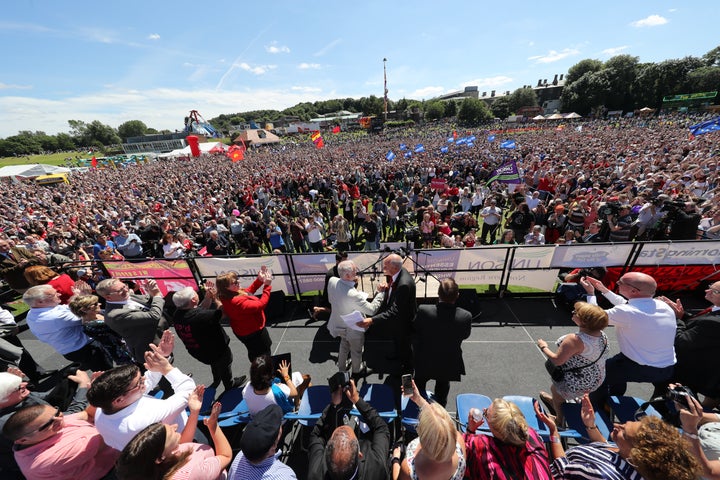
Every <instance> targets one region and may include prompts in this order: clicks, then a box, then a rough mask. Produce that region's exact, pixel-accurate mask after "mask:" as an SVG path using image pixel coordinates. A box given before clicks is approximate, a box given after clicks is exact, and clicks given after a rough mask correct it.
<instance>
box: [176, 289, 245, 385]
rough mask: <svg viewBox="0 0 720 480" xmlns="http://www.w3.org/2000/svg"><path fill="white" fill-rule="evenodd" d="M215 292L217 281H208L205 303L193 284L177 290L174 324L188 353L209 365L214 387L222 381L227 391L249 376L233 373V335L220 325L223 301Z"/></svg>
mask: <svg viewBox="0 0 720 480" xmlns="http://www.w3.org/2000/svg"><path fill="white" fill-rule="evenodd" d="M216 292H217V291H216V290H215V284H214V283H213V282H210V281H207V282H205V298H203V300H202V302H201V301H200V297H199V296H198V294H197V292H195V290H193V288H192V287H185V288H183V289H182V290H180V291H178V292H175V295H173V297H172V301H173V303H174V304H175V306H176V307H177V310H176V311H175V313H174V314H173V327H175V331H176V332H177V334H178V337H180V340H182V342H183V343H184V344H185V348H187V350H188V353H190V355H191V356H192V357H193V358H195V359H196V360H198V361H200V362H202V363H204V364H206V365H210V370H211V371H212V376H213V383H212V385H211V386H213V387H217V386H218V385H220V382H222V384H223V387H225V390H230V389H231V388H237V387H240V386H242V385H244V384H245V380H247V377H246V376H245V375H242V376H241V377H238V378H233V376H232V361H233V355H232V351H231V350H230V347H229V344H230V338H229V337H228V335H227V333H225V329H224V328H223V327H222V325H221V324H220V319H221V318H222V304H221V303H220V301H219V300H218V299H217V296H216Z"/></svg>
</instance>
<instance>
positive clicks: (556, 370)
mask: <svg viewBox="0 0 720 480" xmlns="http://www.w3.org/2000/svg"><path fill="white" fill-rule="evenodd" d="M604 340H605V342H604V345H603V349H602V352H600V356H598V358H596V359H595V360H594V361H592V362H590V363H588V364H587V365H583V366H581V367H575V368H568V369H567V370H565V369H563V368H562V366H560V365H555V364H554V363H552V361H550V359H549V358H547V359H545V370H547V372H548V373H549V374H550V378H552V379H553V381H554V382H562V381H563V380H564V379H565V374H566V373H568V372H576V371H578V370H582V369H584V368H588V367H591V366H593V365H595V364H596V363H597V362H598V360H600V359H601V358H602V356H603V354H604V353H605V350H607V346H608V341H607V337H604Z"/></svg>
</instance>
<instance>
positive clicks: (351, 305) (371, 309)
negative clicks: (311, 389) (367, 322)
mask: <svg viewBox="0 0 720 480" xmlns="http://www.w3.org/2000/svg"><path fill="white" fill-rule="evenodd" d="M357 270H358V269H357V266H356V265H355V263H354V262H353V261H352V260H345V261H344V262H340V263H339V264H338V266H337V271H338V275H339V277H340V278H337V277H333V278H331V279H330V280H329V282H328V287H327V292H328V300H329V301H330V305H331V306H332V308H331V311H330V321H329V322H328V331H329V332H330V335H332V336H333V337H336V338H337V337H340V351H339V352H338V369H339V370H340V371H345V370H346V368H345V364H346V362H347V359H348V354H349V355H350V358H351V359H352V375H353V377H354V378H359V377H360V376H364V375H368V374H369V373H370V370H369V369H368V368H367V367H366V366H365V365H363V363H362V353H363V343H364V342H365V332H362V331H357V330H353V329H352V328H348V327H347V325H345V322H344V321H343V319H342V318H341V316H342V315H347V314H349V313H352V312H354V311H356V310H357V311H358V312H360V313H362V314H363V315H372V314H374V313H375V312H377V311H378V309H379V308H380V306H381V305H382V302H383V300H384V299H385V294H384V293H379V294H378V295H376V296H375V298H374V299H373V302H372V303H369V302H368V301H367V295H366V294H365V293H364V292H361V291H359V290H357V289H356V288H355V282H356V281H357Z"/></svg>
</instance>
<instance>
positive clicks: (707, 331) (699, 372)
mask: <svg viewBox="0 0 720 480" xmlns="http://www.w3.org/2000/svg"><path fill="white" fill-rule="evenodd" d="M705 299H706V300H708V301H709V302H710V303H711V304H712V305H711V306H710V307H708V308H706V309H705V310H703V311H701V312H700V313H698V314H696V315H689V314H688V313H686V312H685V310H684V309H683V306H682V303H680V300H679V299H678V300H677V301H676V302H673V301H671V300H669V299H668V298H666V297H660V300H663V301H664V302H665V303H667V304H668V305H670V307H671V308H672V309H673V311H675V316H676V317H677V332H676V333H675V354H676V355H677V364H676V365H675V372H674V374H673V380H674V381H675V382H677V383H682V384H683V385H687V386H688V387H690V388H691V389H692V390H693V391H694V392H696V393H702V394H703V395H704V396H705V397H706V400H705V401H704V402H703V403H706V404H708V406H714V405H716V404H717V402H719V401H720V370H718V369H717V368H714V365H716V364H717V359H718V355H717V352H718V350H719V349H720V281H718V282H715V283H713V284H711V285H710V286H709V287H708V288H707V290H705ZM707 397H710V398H707Z"/></svg>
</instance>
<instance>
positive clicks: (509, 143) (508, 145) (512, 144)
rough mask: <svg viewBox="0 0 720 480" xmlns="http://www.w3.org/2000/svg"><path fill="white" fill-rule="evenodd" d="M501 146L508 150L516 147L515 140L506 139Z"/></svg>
mask: <svg viewBox="0 0 720 480" xmlns="http://www.w3.org/2000/svg"><path fill="white" fill-rule="evenodd" d="M500 148H507V149H508V150H512V149H513V148H515V140H505V141H504V142H502V143H501V144H500Z"/></svg>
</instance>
